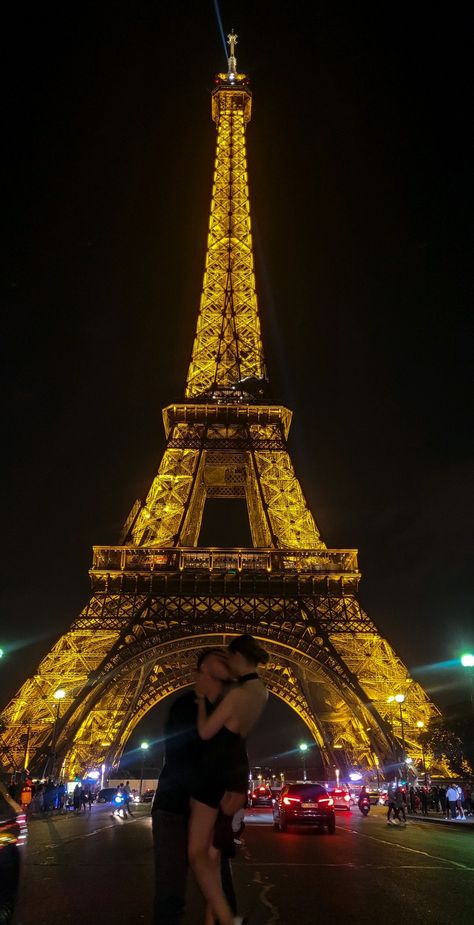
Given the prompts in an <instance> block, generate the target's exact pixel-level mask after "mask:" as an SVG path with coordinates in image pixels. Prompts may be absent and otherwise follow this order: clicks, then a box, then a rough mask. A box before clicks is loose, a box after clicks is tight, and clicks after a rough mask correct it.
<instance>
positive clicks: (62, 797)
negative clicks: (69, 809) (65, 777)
mask: <svg viewBox="0 0 474 925" xmlns="http://www.w3.org/2000/svg"><path fill="white" fill-rule="evenodd" d="M57 804H58V809H59V812H60V813H64V812H65V811H66V805H65V804H66V787H65V784H64V781H62V780H60V781H59V784H58V796H57Z"/></svg>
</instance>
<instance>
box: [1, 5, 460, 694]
mask: <svg viewBox="0 0 474 925" xmlns="http://www.w3.org/2000/svg"><path fill="white" fill-rule="evenodd" d="M338 7H339V5H337V4H330V3H322V4H309V3H303V4H285V5H284V6H283V7H282V8H281V10H280V11H278V8H277V5H276V4H275V3H273V2H265V0H263V2H258V3H255V2H238V3H237V2H236V3H233V2H222V3H221V10H222V16H223V21H224V28H225V31H226V33H227V32H228V31H229V30H230V28H232V27H233V28H235V30H236V32H237V33H238V35H239V44H238V47H237V53H238V54H237V57H238V63H239V69H240V70H244V71H246V72H247V73H249V75H250V77H251V81H252V89H253V94H254V110H253V120H252V122H251V124H250V126H249V129H248V156H249V180H250V193H251V206H252V215H253V228H254V246H255V259H256V275H257V286H258V291H259V300H260V309H261V318H262V325H263V333H264V342H265V348H266V355H267V362H268V367H269V372H270V379H271V382H272V386H273V392H274V394H275V397H276V398H277V399H278V400H280V401H282V402H285V403H287V404H288V405H289V407H291V408H292V409H293V411H294V419H293V427H292V431H291V434H290V449H291V453H292V457H293V461H294V463H295V466H296V468H297V473H298V475H299V477H300V480H301V482H302V485H303V489H304V491H305V494H306V496H307V498H308V501H309V503H310V506H311V508H312V510H313V513H314V515H315V518H316V521H317V523H318V525H319V528H320V530H321V532H322V535H323V538H324V540H325V542H326V543H327V544H328V546H331V547H357V548H358V549H359V550H360V566H361V569H362V572H363V580H362V583H361V589H360V595H361V600H362V604H363V606H364V607H365V608H366V609H367V611H368V612H369V614H370V616H371V617H372V619H373V620H375V622H376V623H377V624H378V626H379V627H380V630H381V632H382V633H383V634H384V635H386V636H387V637H388V638H389V640H390V641H391V643H392V644H393V645H394V647H395V648H396V650H397V651H398V652H399V654H400V655H401V656H402V658H403V659H404V661H405V662H406V663H407V664H408V666H409V667H410V668H411V669H412V670H413V671H415V672H417V674H416V676H417V677H418V678H419V679H420V680H421V681H422V682H423V683H424V684H425V685H426V686H427V688H428V689H429V690H430V691H431V692H432V693H433V695H434V696H435V697H436V698H437V699H438V702H440V703H441V704H443V703H448V702H450V701H453V700H456V699H458V700H459V699H462V698H463V697H465V696H466V688H465V678H464V677H463V676H462V670H461V669H458V668H457V667H453V666H452V665H451V666H450V665H449V663H450V662H453V660H455V659H456V658H457V657H458V655H459V654H460V651H461V650H462V649H463V648H467V647H470V648H472V647H474V619H473V613H472V592H471V588H472V565H471V561H472V541H471V532H472V527H471V524H472V497H473V490H472V489H473V479H472V471H473V469H472V436H471V435H472V407H471V403H470V395H471V390H470V385H471V376H470V373H471V365H472V363H471V358H470V352H471V344H470V340H469V335H470V331H469V320H470V319H468V306H469V308H470V305H471V302H472V294H471V293H472V289H471V287H470V285H469V284H470V274H469V272H468V267H469V257H470V254H471V251H472V234H471V223H472V167H471V162H472V156H471V155H472V145H471V139H470V137H469V125H470V122H471V117H472V99H471V98H470V94H469V86H470V83H471V79H472V74H471V72H470V61H471V52H470V49H469V47H468V41H467V36H468V35H469V34H470V31H471V29H470V24H469V23H468V21H467V18H466V19H463V16H462V14H461V13H460V7H459V5H458V8H457V10H456V8H455V7H444V8H442V9H440V10H439V11H437V10H436V9H434V8H433V7H432V6H431V7H429V8H428V7H427V6H426V5H425V4H421V5H419V8H417V5H416V4H411V5H410V6H408V5H407V6H406V7H405V8H404V7H403V5H402V6H400V5H397V6H394V5H389V6H387V5H380V7H381V8H380V9H378V10H377V11H375V12H374V11H373V10H372V12H371V14H370V16H369V13H368V12H364V11H363V10H361V9H360V6H358V9H357V10H356V9H354V10H352V11H351V10H349V11H348V10H345V11H344V10H343V9H342V8H341V9H339V8H338ZM2 31H3V58H4V63H5V64H6V75H5V77H4V80H3V83H2V86H3V91H2V100H3V115H2V122H3V133H2V134H3V145H2V151H1V161H2V176H3V185H4V190H3V194H2V212H3V215H4V218H5V224H4V246H3V249H2V255H1V264H2V273H1V284H2V302H3V305H4V310H3V313H2V316H3V331H2V333H3V337H2V341H3V353H4V356H3V361H2V374H3V386H2V396H3V399H4V401H3V406H4V412H3V422H4V428H3V437H4V439H3V454H2V456H3V470H4V476H3V488H4V497H3V501H2V515H3V524H4V526H3V531H2V533H3V539H4V550H3V552H2V566H3V569H2V572H3V576H2V584H1V626H2V641H1V642H0V645H2V642H3V646H4V648H5V649H6V655H5V657H4V659H3V661H2V665H1V675H0V701H1V702H2V703H3V702H5V701H6V699H7V698H8V697H9V696H10V695H11V694H12V693H13V692H14V691H15V690H16V688H17V687H18V685H19V684H20V683H21V682H22V681H23V680H24V678H25V677H26V676H27V674H28V673H31V672H32V671H33V670H34V668H35V666H36V665H37V663H38V661H39V659H40V657H41V656H42V655H43V654H44V653H45V652H46V651H47V650H48V648H49V647H50V645H51V643H52V642H53V641H54V639H55V637H56V636H57V635H58V634H60V633H61V632H62V631H64V630H66V629H67V627H68V626H69V624H70V623H71V621H72V620H73V619H74V617H75V616H76V614H77V612H78V611H79V609H80V607H81V606H82V605H83V604H84V603H85V601H86V599H87V596H88V589H89V583H88V582H89V580H88V575H87V569H88V567H89V565H90V558H91V546H92V545H93V544H94V543H97V544H100V543H104V544H107V543H111V544H112V543H114V542H116V541H117V536H118V533H119V531H120V527H121V524H122V522H123V521H124V519H125V517H126V516H127V514H128V511H129V509H130V507H131V505H132V503H133V501H134V500H135V498H136V497H143V495H144V494H145V493H146V491H147V488H148V485H149V483H150V480H151V479H152V477H153V475H154V473H155V472H156V469H157V467H158V464H159V461H160V458H161V454H162V452H163V449H164V445H165V444H164V432H163V427H162V421H161V409H162V407H163V406H164V405H166V404H167V403H169V402H170V401H172V400H174V399H180V398H182V396H183V389H184V382H185V377H186V372H187V364H188V362H189V356H190V350H191V345H192V340H193V336H194V328H195V323H196V317H197V310H198V305H199V294H200V287H201V282H202V271H203V265H204V255H205V246H206V233H207V222H208V212H209V204H210V190H211V180H212V169H213V158H214V144H215V128H214V126H213V123H212V122H211V119H210V96H209V91H210V89H211V87H212V77H213V74H214V72H215V71H216V70H218V69H222V68H223V67H224V66H225V61H224V56H223V49H222V44H221V40H220V36H219V31H218V27H217V23H216V18H215V14H214V7H213V3H212V0H208V2H204V0H201V2H200V3H184V4H171V3H170V4H164V3H158V2H155V3H150V2H148V3H147V2H144V0H135V2H134V3H128V4H123V5H121V4H117V3H114V4H110V5H108V4H107V3H101V4H91V5H90V6H87V4H85V5H84V4H83V3H81V4H79V3H70V4H62V5H58V6H57V7H56V8H55V7H54V6H53V5H50V4H47V5H46V7H45V6H44V5H41V6H40V7H37V8H36V10H35V11H34V12H33V13H31V11H28V14H26V8H25V7H20V6H19V5H17V6H16V8H15V10H12V9H10V12H9V18H8V20H5V19H4V22H3V30H2ZM445 662H446V663H448V665H447V666H446V667H440V666H439V663H445ZM433 664H436V665H438V668H436V669H432V668H426V666H430V665H433ZM423 666H425V668H423Z"/></svg>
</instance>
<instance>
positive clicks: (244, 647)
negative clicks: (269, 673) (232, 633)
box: [229, 633, 269, 665]
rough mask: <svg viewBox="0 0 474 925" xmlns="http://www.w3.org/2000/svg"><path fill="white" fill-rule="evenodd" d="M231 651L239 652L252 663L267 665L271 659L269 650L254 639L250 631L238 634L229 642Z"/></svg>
mask: <svg viewBox="0 0 474 925" xmlns="http://www.w3.org/2000/svg"><path fill="white" fill-rule="evenodd" d="M229 652H239V653H240V655H243V656H244V658H246V659H247V661H248V662H250V664H251V665H266V664H267V662H268V659H269V655H268V652H266V651H265V649H262V646H261V645H260V644H259V643H258V642H257V640H256V639H254V637H253V636H251V635H250V633H244V635H243V636H237V637H236V638H235V639H233V640H232V642H230V643H229Z"/></svg>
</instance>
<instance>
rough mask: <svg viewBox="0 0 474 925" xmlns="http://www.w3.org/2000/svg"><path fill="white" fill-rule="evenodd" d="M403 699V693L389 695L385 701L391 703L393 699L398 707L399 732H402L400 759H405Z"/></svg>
mask: <svg viewBox="0 0 474 925" xmlns="http://www.w3.org/2000/svg"><path fill="white" fill-rule="evenodd" d="M404 700H405V694H395V696H394V697H389V698H388V700H387V703H393V702H394V701H395V703H398V706H399V708H400V726H401V733H402V748H403V755H402V761H405V729H404V725H403V711H402V703H403V702H404Z"/></svg>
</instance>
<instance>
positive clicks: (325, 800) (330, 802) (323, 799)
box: [318, 797, 334, 806]
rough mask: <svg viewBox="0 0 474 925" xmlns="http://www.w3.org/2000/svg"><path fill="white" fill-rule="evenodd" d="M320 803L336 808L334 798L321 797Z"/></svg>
mask: <svg viewBox="0 0 474 925" xmlns="http://www.w3.org/2000/svg"><path fill="white" fill-rule="evenodd" d="M318 803H327V804H328V806H334V800H333V798H332V797H319V800H318Z"/></svg>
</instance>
